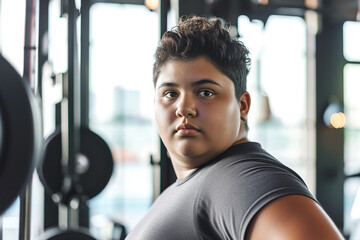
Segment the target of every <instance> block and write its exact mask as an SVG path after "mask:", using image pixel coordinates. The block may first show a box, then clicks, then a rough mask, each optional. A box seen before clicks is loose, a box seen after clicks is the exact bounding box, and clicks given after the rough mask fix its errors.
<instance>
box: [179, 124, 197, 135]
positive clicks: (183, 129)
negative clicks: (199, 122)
mask: <svg viewBox="0 0 360 240" xmlns="http://www.w3.org/2000/svg"><path fill="white" fill-rule="evenodd" d="M199 131H200V130H199V128H197V127H195V126H193V125H191V124H189V123H182V124H180V125H178V126H177V127H176V132H177V133H178V134H179V135H181V136H191V135H194V134H196V133H198V132H199Z"/></svg>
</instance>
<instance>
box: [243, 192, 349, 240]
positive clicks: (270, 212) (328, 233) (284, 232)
mask: <svg viewBox="0 0 360 240" xmlns="http://www.w3.org/2000/svg"><path fill="white" fill-rule="evenodd" d="M246 239H247V240H258V239H261V240H266V239H293V240H297V239H299V240H300V239H309V240H312V239H314V240H317V239H329V240H332V239H334V240H335V239H344V238H343V237H342V236H341V234H340V233H339V231H338V230H337V228H336V226H335V225H334V224H333V222H332V221H331V219H330V218H329V217H328V215H327V214H326V213H325V212H324V210H323V209H322V208H321V207H320V206H319V205H318V203H316V202H315V201H314V200H313V199H311V198H308V197H305V196H301V195H288V196H284V197H281V198H277V199H275V200H273V201H272V202H270V203H269V204H267V205H266V206H265V207H264V208H263V209H262V210H261V211H259V212H258V213H257V215H256V217H255V218H254V219H253V220H252V223H251V225H250V226H249V228H248V232H247V238H246Z"/></svg>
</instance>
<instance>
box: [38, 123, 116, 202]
mask: <svg viewBox="0 0 360 240" xmlns="http://www.w3.org/2000/svg"><path fill="white" fill-rule="evenodd" d="M80 135H81V137H80V152H81V153H82V154H83V155H85V156H86V157H87V158H88V160H89V168H88V169H87V171H86V172H84V173H79V185H80V186H81V187H82V189H83V192H82V193H81V194H83V195H85V196H86V197H88V198H89V199H90V198H92V197H94V196H96V195H97V194H98V193H100V192H101V191H102V190H103V189H104V188H105V186H106V185H107V183H108V182H109V180H110V177H111V175H112V172H113V167H114V162H113V158H112V154H111V151H110V149H109V147H108V145H107V144H106V142H105V141H104V140H103V139H102V138H101V137H100V136H98V135H97V134H95V133H94V132H92V131H91V130H89V129H88V128H81V130H80ZM44 149H45V150H44V158H43V160H42V162H41V163H40V165H39V168H38V172H39V176H40V179H41V181H42V183H43V185H44V186H45V189H46V190H47V191H48V192H49V193H50V194H55V193H61V189H62V184H63V178H64V177H63V172H62V165H61V153H62V152H61V133H60V130H59V129H57V130H56V131H55V132H54V133H53V134H52V135H51V136H50V137H49V138H48V139H47V140H46V141H45V148H44Z"/></svg>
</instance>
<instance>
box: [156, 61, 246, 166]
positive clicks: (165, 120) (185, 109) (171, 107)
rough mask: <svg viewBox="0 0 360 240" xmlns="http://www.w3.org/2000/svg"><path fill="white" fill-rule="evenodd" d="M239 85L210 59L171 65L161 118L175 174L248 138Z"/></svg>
mask: <svg viewBox="0 0 360 240" xmlns="http://www.w3.org/2000/svg"><path fill="white" fill-rule="evenodd" d="M241 106H242V104H241V101H239V100H238V99H237V98H236V96H235V87H234V84H233V82H232V81H231V80H230V79H229V78H228V77H227V76H226V75H224V74H223V73H222V72H220V71H219V70H218V69H217V68H216V67H215V66H214V65H213V64H212V63H211V62H210V61H208V60H207V59H206V58H203V57H199V58H196V59H194V60H192V61H170V62H168V63H167V64H165V65H164V66H163V67H162V68H161V69H160V74H159V77H158V80H157V82H156V86H155V118H156V122H157V126H158V131H159V134H160V136H161V138H162V140H163V142H164V144H165V146H166V148H167V150H168V151H169V154H170V157H171V160H172V162H173V165H174V168H175V171H176V170H177V169H180V168H181V169H191V168H196V167H198V166H199V165H201V164H203V163H205V162H207V161H209V160H211V159H212V158H214V157H215V156H217V155H219V154H220V153H222V152H224V151H225V150H226V149H228V148H229V147H230V146H231V145H233V144H234V143H236V142H237V141H240V140H241V139H242V137H243V136H242V135H241V132H240V125H241V108H242V107H241Z"/></svg>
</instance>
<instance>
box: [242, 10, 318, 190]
mask: <svg viewBox="0 0 360 240" xmlns="http://www.w3.org/2000/svg"><path fill="white" fill-rule="evenodd" d="M238 25H239V34H240V36H241V38H240V40H242V41H243V42H244V44H245V45H246V46H247V47H248V48H249V50H250V57H251V59H252V66H251V71H250V74H249V77H248V91H249V92H250V95H251V96H252V106H251V108H250V113H249V127H250V131H249V138H250V140H252V141H258V142H260V143H261V144H262V146H263V147H264V148H265V149H266V150H268V151H269V152H270V153H271V154H273V155H274V156H275V157H277V158H278V159H279V160H280V161H282V162H283V163H284V164H286V165H287V166H289V167H291V168H292V169H294V170H295V171H296V172H297V173H298V174H300V176H301V177H302V178H303V179H304V181H305V182H306V183H307V185H308V186H309V188H310V190H312V191H314V189H312V188H313V186H314V184H315V183H314V177H313V174H314V173H313V172H314V165H315V163H314V161H315V160H314V159H315V156H313V155H312V154H311V151H308V141H309V136H311V135H310V134H309V133H310V131H314V129H313V128H314V127H315V126H312V127H309V124H308V121H309V119H308V114H307V98H308V97H309V96H308V95H307V91H306V88H307V78H306V76H307V67H306V61H307V58H306V53H307V44H306V24H305V21H304V19H302V18H299V17H291V16H277V15H272V16H270V17H269V19H268V20H267V22H266V25H265V26H264V24H263V22H260V21H258V20H253V21H251V22H250V21H249V19H248V18H247V17H246V16H240V17H239V24H238Z"/></svg>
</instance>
